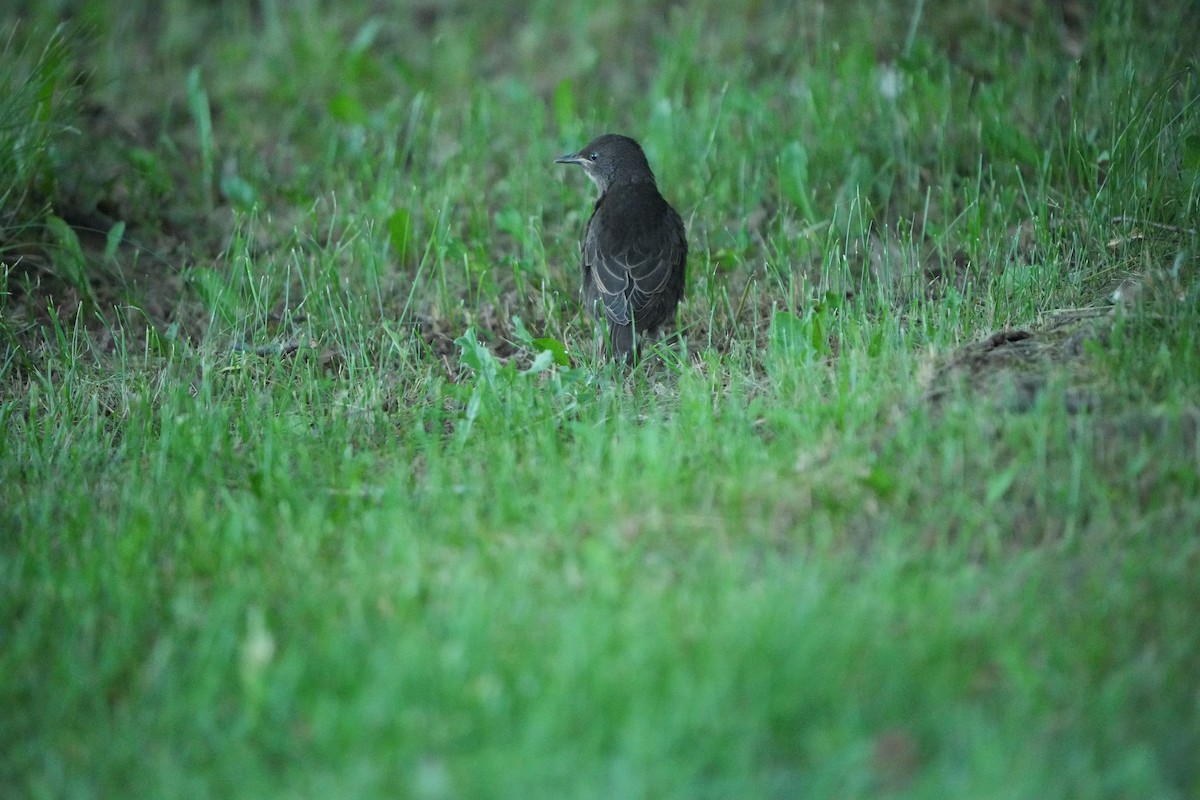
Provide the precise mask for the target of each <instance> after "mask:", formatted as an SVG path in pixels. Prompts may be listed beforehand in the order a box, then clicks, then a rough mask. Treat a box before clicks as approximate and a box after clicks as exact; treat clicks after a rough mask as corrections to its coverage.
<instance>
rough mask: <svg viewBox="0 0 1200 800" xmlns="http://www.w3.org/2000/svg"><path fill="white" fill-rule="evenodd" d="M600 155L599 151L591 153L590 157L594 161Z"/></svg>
mask: <svg viewBox="0 0 1200 800" xmlns="http://www.w3.org/2000/svg"><path fill="white" fill-rule="evenodd" d="M599 157H600V154H599V153H592V154H591V155H589V156H588V158H590V159H591V160H592V161H595V160H596V159H597V158H599Z"/></svg>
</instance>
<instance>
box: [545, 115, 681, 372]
mask: <svg viewBox="0 0 1200 800" xmlns="http://www.w3.org/2000/svg"><path fill="white" fill-rule="evenodd" d="M555 163H556V164H578V165H579V166H581V167H583V171H584V172H586V173H587V176H588V177H589V178H591V179H592V181H594V182H595V184H596V186H597V187H598V188H599V189H600V199H599V200H597V201H596V206H595V208H594V209H593V211H592V216H591V219H589V220H588V224H587V230H586V232H585V233H584V236H583V247H582V250H583V301H584V304H585V305H586V306H587V308H588V311H590V312H591V313H592V315H593V316H595V317H596V318H597V319H600V318H601V317H603V318H605V319H607V321H608V333H609V340H610V343H611V346H612V355H613V357H614V358H619V359H621V360H623V361H627V362H628V361H632V360H633V359H634V358H635V356H636V352H637V340H638V338H639V337H641V336H643V335H644V334H647V333H649V332H651V331H653V330H654V329H655V328H657V327H658V326H659V325H661V324H662V323H664V322H666V321H667V319H668V318H669V317H671V315H672V314H674V313H675V307H676V306H677V305H679V300H680V298H681V297H683V287H684V282H685V271H686V266H687V250H688V247H687V235H686V233H685V232H684V229H683V220H681V219H680V218H679V214H677V213H676V212H675V209H673V208H671V204H670V203H668V202H667V201H666V200H664V199H663V196H662V195H661V194H659V193H658V184H657V182H656V181H655V180H654V173H653V172H651V171H650V164H649V163H648V162H647V161H646V154H645V153H644V152H642V148H641V145H639V144H638V143H637V142H635V141H634V140H633V139H630V138H629V137H627V136H618V135H617V134H613V133H606V134H604V135H603V136H600V137H598V138H596V139H594V140H592V142H591V143H590V144H588V145H587V147H584V148H583V149H582V150H580V151H579V152H577V153H572V154H571V155H566V156H563V157H562V158H558V159H555Z"/></svg>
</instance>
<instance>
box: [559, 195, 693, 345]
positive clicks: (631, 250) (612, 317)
mask: <svg viewBox="0 0 1200 800" xmlns="http://www.w3.org/2000/svg"><path fill="white" fill-rule="evenodd" d="M667 213H673V212H670V211H669V210H668V212H667ZM603 224H604V223H603V220H602V219H594V220H593V224H592V225H590V226H589V228H588V233H587V236H586V238H585V240H584V245H583V260H584V264H585V265H586V266H587V267H589V268H590V269H591V271H592V278H593V280H594V281H595V282H596V289H597V291H598V293H599V295H600V298H601V299H602V300H603V302H604V310H605V313H606V315H607V316H608V319H609V321H610V322H612V323H615V324H617V325H628V324H630V322H631V321H632V319H631V309H639V308H641V309H644V308H647V307H648V306H649V305H650V304H651V303H652V302H653V300H654V298H655V297H656V296H658V295H660V294H662V293H663V292H664V291H666V289H667V286H668V284H669V283H670V281H671V278H672V274H673V272H674V271H675V270H676V269H677V268H678V265H679V264H680V263H681V262H682V261H683V260H685V259H686V258H687V240H686V239H685V238H683V236H682V235H676V234H675V230H676V226H669V229H670V230H671V231H672V235H670V236H667V237H663V236H661V235H659V236H638V235H636V233H637V232H635V235H632V236H629V237H627V238H624V239H621V240H620V241H619V244H617V246H616V247H613V246H612V240H613V238H614V237H612V236H610V235H607V233H608V232H606V231H605V230H604V228H603ZM678 230H679V231H682V225H679V226H678ZM639 232H640V231H639ZM605 241H607V242H609V247H607V248H602V247H601V246H600V245H601V242H605Z"/></svg>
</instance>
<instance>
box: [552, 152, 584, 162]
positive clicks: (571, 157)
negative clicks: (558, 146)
mask: <svg viewBox="0 0 1200 800" xmlns="http://www.w3.org/2000/svg"><path fill="white" fill-rule="evenodd" d="M554 163H555V164H582V163H583V156H581V155H579V153H568V154H567V155H565V156H563V157H562V158H556V159H554Z"/></svg>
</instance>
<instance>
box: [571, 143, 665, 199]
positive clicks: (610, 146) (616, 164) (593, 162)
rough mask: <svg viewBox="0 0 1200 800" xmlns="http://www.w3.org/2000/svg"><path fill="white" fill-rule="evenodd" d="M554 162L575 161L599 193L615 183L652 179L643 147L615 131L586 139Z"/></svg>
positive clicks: (573, 162)
mask: <svg viewBox="0 0 1200 800" xmlns="http://www.w3.org/2000/svg"><path fill="white" fill-rule="evenodd" d="M554 163H555V164H578V165H579V166H581V167H583V171H584V172H586V173H587V176H588V177H589V178H591V179H592V181H594V182H595V184H596V186H598V187H599V188H600V193H601V194H603V193H604V192H606V191H608V188H609V187H610V186H612V185H613V184H617V183H638V182H640V181H650V182H651V183H653V182H654V173H653V172H652V171H651V170H650V164H649V162H647V161H646V154H645V153H644V152H642V146H641V145H640V144H638V143H637V142H635V141H634V140H633V139H630V138H629V137H628V136H621V135H619V134H615V133H606V134H604V135H603V136H598V137H596V138H595V139H593V140H592V141H590V142H588V144H587V146H585V147H584V148H583V149H582V150H580V151H578V152H576V153H571V154H569V155H565V156H563V157H562V158H556V159H554Z"/></svg>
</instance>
